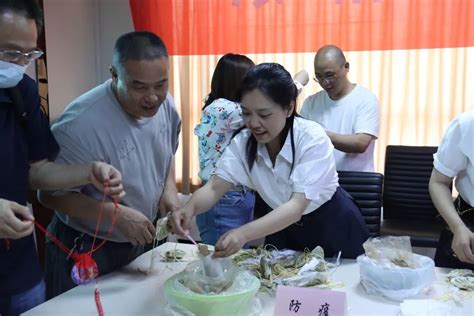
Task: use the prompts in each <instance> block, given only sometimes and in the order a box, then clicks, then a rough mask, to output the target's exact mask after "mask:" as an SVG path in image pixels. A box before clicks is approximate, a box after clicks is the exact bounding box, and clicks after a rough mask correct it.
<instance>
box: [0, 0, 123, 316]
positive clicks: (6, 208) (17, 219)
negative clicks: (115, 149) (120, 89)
mask: <svg viewBox="0 0 474 316" xmlns="http://www.w3.org/2000/svg"><path fill="white" fill-rule="evenodd" d="M41 23H42V21H41V11H40V9H39V7H38V4H37V3H36V1H35V0H1V1H0V144H1V146H2V149H1V150H0V315H18V314H19V313H22V312H24V311H26V310H28V309H30V308H32V307H34V306H35V305H38V304H40V303H41V302H43V301H44V298H45V291H44V289H45V286H44V282H43V280H42V275H41V270H40V267H39V262H38V258H37V254H36V246H35V243H34V237H33V234H32V233H33V230H34V223H33V221H34V217H33V216H32V214H31V212H30V210H29V209H28V208H27V207H26V206H25V205H26V203H27V195H28V189H61V188H67V187H75V186H80V185H86V184H90V183H91V184H93V185H94V186H95V187H96V188H97V189H99V190H104V187H103V183H104V182H105V181H108V191H109V193H111V194H113V195H116V196H117V197H119V196H120V195H121V194H122V185H121V174H120V172H118V171H117V170H116V169H114V168H113V167H112V166H109V165H107V164H105V163H103V162H93V163H91V162H90V161H87V162H84V163H83V164H82V165H74V166H68V165H60V164H56V163H53V162H51V161H50V160H51V159H53V158H54V157H55V156H56V155H57V153H58V151H59V147H58V145H57V143H56V141H55V139H54V137H53V135H52V134H51V131H50V129H49V121H48V118H47V117H46V115H44V113H43V112H42V111H41V107H40V100H39V95H38V90H37V86H36V83H35V82H34V81H33V80H32V79H31V78H29V77H28V76H27V75H25V69H26V67H27V66H28V64H29V63H31V62H32V61H33V60H35V59H37V58H38V57H40V56H41V55H42V52H41V51H40V50H38V49H37V48H36V39H37V35H38V34H37V33H38V30H40V28H41Z"/></svg>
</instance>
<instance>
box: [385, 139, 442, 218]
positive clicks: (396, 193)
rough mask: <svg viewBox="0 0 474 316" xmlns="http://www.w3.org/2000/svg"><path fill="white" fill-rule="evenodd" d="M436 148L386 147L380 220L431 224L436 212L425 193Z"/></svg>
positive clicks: (426, 192) (427, 192)
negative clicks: (421, 221) (414, 221)
mask: <svg viewBox="0 0 474 316" xmlns="http://www.w3.org/2000/svg"><path fill="white" fill-rule="evenodd" d="M436 150H437V147H428V146H423V147H421V146H387V150H386V154H385V181H384V192H383V218H384V219H402V220H423V221H427V222H435V221H436V219H435V217H436V215H437V214H438V212H437V211H436V208H435V206H434V205H433V202H432V201H431V197H430V193H429V191H428V183H429V181H430V176H431V172H432V170H433V154H434V153H435V152H436Z"/></svg>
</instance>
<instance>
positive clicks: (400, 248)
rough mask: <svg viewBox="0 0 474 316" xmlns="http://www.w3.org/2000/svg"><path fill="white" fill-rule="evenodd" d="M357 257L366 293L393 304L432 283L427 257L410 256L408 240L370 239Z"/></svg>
mask: <svg viewBox="0 0 474 316" xmlns="http://www.w3.org/2000/svg"><path fill="white" fill-rule="evenodd" d="M363 246H364V249H365V251H366V254H365V255H361V256H359V257H357V262H358V264H359V270H360V281H361V283H362V285H363V286H364V288H365V290H366V291H367V293H369V294H374V295H381V296H384V297H386V298H388V299H391V300H395V301H402V300H404V299H406V298H409V297H413V296H416V295H418V294H419V293H420V291H421V290H422V289H423V288H425V287H427V286H429V285H430V284H431V282H432V281H433V280H434V262H433V260H432V259H431V258H428V257H425V256H420V255H416V254H413V253H412V252H411V244H410V239H409V237H393V236H387V237H380V238H371V239H369V240H367V241H366V242H365V243H364V245H363Z"/></svg>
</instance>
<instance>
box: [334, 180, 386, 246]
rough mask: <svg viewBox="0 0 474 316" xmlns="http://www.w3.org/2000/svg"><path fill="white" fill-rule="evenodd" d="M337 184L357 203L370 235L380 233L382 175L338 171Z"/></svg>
mask: <svg viewBox="0 0 474 316" xmlns="http://www.w3.org/2000/svg"><path fill="white" fill-rule="evenodd" d="M338 174H339V184H340V185H341V187H342V188H343V189H344V190H346V191H347V192H348V193H349V194H350V195H351V196H352V197H353V198H354V200H355V201H356V202H357V204H358V205H359V207H360V209H361V211H362V216H363V217H364V220H365V223H366V224H367V227H368V228H369V233H370V236H371V237H376V236H379V235H380V216H381V215H380V213H381V208H382V186H383V175H382V174H380V173H376V172H356V171H338Z"/></svg>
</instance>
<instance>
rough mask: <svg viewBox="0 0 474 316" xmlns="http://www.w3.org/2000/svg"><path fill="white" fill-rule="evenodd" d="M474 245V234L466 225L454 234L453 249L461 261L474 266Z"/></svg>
mask: <svg viewBox="0 0 474 316" xmlns="http://www.w3.org/2000/svg"><path fill="white" fill-rule="evenodd" d="M473 245H474V234H473V233H472V232H471V231H470V230H469V228H467V227H466V226H465V225H462V226H461V227H459V228H458V229H456V230H455V231H454V232H453V242H452V244H451V248H452V249H453V251H454V253H455V254H456V256H457V257H458V259H459V260H460V261H462V262H467V263H472V264H474V254H473V253H472V247H473Z"/></svg>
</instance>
